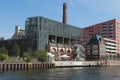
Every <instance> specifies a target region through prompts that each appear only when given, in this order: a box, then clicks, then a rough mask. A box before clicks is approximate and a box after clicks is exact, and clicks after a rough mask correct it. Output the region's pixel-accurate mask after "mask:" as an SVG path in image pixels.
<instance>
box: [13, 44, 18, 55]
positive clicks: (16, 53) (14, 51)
mask: <svg viewBox="0 0 120 80" xmlns="http://www.w3.org/2000/svg"><path fill="white" fill-rule="evenodd" d="M19 55H20V47H19V45H17V44H16V43H15V44H14V46H13V49H12V56H19Z"/></svg>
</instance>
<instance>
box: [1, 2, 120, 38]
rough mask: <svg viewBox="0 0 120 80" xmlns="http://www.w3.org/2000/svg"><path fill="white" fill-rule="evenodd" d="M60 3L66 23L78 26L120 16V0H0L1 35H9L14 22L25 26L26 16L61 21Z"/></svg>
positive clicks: (13, 29) (12, 29) (81, 26)
mask: <svg viewBox="0 0 120 80" xmlns="http://www.w3.org/2000/svg"><path fill="white" fill-rule="evenodd" d="M63 3H67V24H70V25H73V26H77V27H80V28H84V27H86V26H90V25H94V24H97V23H101V22H104V21H107V20H111V19H120V18H119V17H120V0H0V37H4V38H5V39H8V38H11V37H12V35H13V34H14V32H15V26H16V25H18V26H20V27H21V28H22V29H25V20H26V19H27V18H28V17H33V16H43V17H45V18H49V19H52V20H56V21H59V22H62V13H63V10H62V9H63Z"/></svg>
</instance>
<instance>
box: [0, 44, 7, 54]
mask: <svg viewBox="0 0 120 80" xmlns="http://www.w3.org/2000/svg"><path fill="white" fill-rule="evenodd" d="M5 53H6V48H5V46H2V48H0V54H5Z"/></svg>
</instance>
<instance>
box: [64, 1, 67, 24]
mask: <svg viewBox="0 0 120 80" xmlns="http://www.w3.org/2000/svg"><path fill="white" fill-rule="evenodd" d="M63 23H64V24H66V23H67V3H63Z"/></svg>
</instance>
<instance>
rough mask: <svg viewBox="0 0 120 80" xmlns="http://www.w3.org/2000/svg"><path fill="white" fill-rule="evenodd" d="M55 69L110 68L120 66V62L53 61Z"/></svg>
mask: <svg viewBox="0 0 120 80" xmlns="http://www.w3.org/2000/svg"><path fill="white" fill-rule="evenodd" d="M53 63H54V64H55V67H108V66H120V61H118V60H107V61H53Z"/></svg>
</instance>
